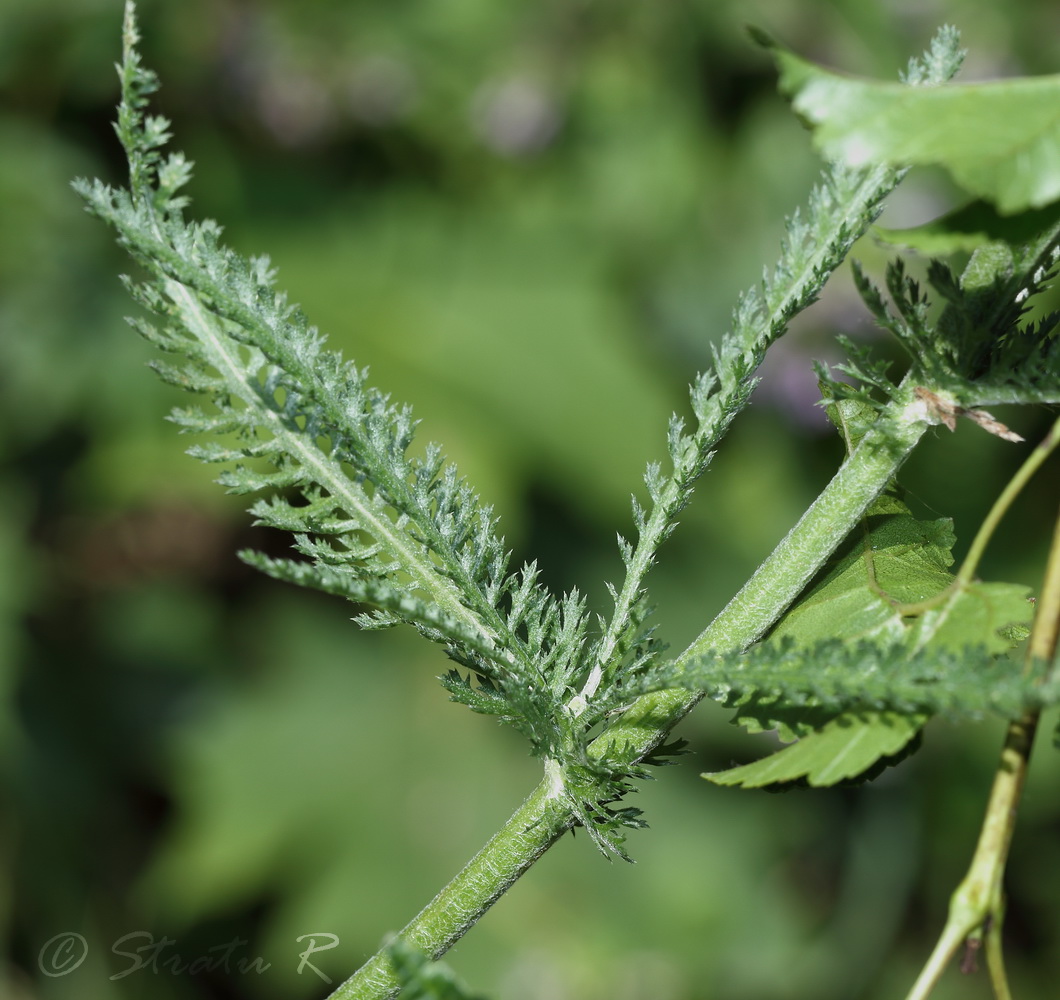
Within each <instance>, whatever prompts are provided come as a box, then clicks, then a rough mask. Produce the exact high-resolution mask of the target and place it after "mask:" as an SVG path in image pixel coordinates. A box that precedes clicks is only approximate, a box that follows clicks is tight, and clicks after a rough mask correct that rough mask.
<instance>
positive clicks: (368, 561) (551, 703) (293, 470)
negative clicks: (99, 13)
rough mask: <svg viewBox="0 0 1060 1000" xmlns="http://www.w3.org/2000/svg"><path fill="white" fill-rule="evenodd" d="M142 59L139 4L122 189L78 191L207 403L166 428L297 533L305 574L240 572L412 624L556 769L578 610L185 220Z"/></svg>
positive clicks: (127, 71) (572, 677)
mask: <svg viewBox="0 0 1060 1000" xmlns="http://www.w3.org/2000/svg"><path fill="white" fill-rule="evenodd" d="M137 42H138V36H137V30H136V24H135V18H134V11H133V6H132V4H129V5H128V6H127V8H126V19H125V30H124V43H125V44H124V58H123V61H122V64H121V66H120V67H119V75H120V78H121V84H122V103H121V106H120V109H119V115H118V123H117V132H118V137H119V139H120V140H121V143H122V145H123V146H124V148H125V151H126V153H127V156H128V160H129V166H130V174H129V188H128V189H127V190H119V189H115V188H112V187H109V186H107V185H104V184H102V183H100V182H99V181H96V182H93V183H88V182H84V181H79V182H77V184H76V187H77V189H78V190H79V192H80V193H81V194H82V195H83V197H84V198H85V200H86V201H87V203H88V208H89V210H90V211H92V212H93V213H94V214H96V215H97V216H99V217H100V218H102V219H104V220H105V221H107V222H108V223H110V224H111V225H112V226H113V227H114V228H115V229H116V231H117V233H118V239H119V241H120V242H121V243H122V245H124V246H125V247H126V248H127V249H128V250H129V251H130V253H131V254H132V255H133V257H134V258H135V259H136V260H137V261H138V262H139V263H140V264H141V265H142V267H143V269H144V271H145V272H146V274H147V278H146V280H143V281H132V280H130V279H126V285H127V287H128V288H129V290H130V292H131V293H132V295H133V297H134V298H135V299H136V301H137V302H138V303H139V304H140V305H141V306H142V307H143V308H144V309H145V311H146V312H147V313H149V314H152V315H153V316H154V317H155V318H156V322H155V323H149V322H147V321H144V320H142V319H138V320H135V321H133V325H134V326H135V328H136V329H137V330H138V331H139V332H140V333H141V334H142V335H144V336H145V337H146V338H147V339H149V340H150V341H152V342H153V343H154V344H155V345H156V346H157V347H158V348H159V349H160V350H161V351H163V352H165V353H166V354H168V355H171V356H175V357H177V358H179V360H177V361H176V362H171V361H164V362H163V361H158V362H155V364H154V367H155V369H156V371H157V372H158V374H159V375H160V376H161V377H162V378H163V379H164V380H165V381H167V382H169V383H171V384H173V385H176V386H178V387H180V388H183V389H186V390H189V391H193V392H197V393H201V394H203V395H205V396H206V397H208V399H209V400H210V405H207V406H205V407H196V406H192V407H184V408H180V409H176V410H174V411H173V414H172V420H173V421H174V422H175V423H176V424H177V425H178V426H179V428H180V430H181V431H182V432H192V433H196V434H207V435H213V436H216V435H221V436H222V437H223V440H221V441H218V440H216V439H214V440H210V441H206V442H203V443H201V444H197V445H196V446H194V447H193V448H192V449H190V451H191V453H192V454H193V455H195V456H196V457H197V458H199V459H201V460H203V461H206V462H213V463H219V464H221V465H222V466H223V467H224V468H223V471H222V472H221V476H220V482H221V483H222V484H223V485H225V486H226V487H227V488H228V490H229V491H230V492H234V493H247V494H249V493H261V494H264V496H263V497H262V498H260V499H258V500H257V501H256V502H255V504H254V506H253V507H252V508H251V510H252V512H253V514H254V515H255V517H256V519H257V523H259V524H262V525H267V526H271V527H275V528H279V529H282V530H285V531H289V532H292V533H293V534H294V536H295V547H296V549H297V550H298V551H299V552H300V553H301V554H302V556H304V557H305V559H304V560H303V561H300V562H294V561H290V560H274V559H268V558H266V557H264V556H262V555H257V554H253V553H249V554H244V558H245V559H246V561H247V562H249V563H250V564H251V565H254V566H256V567H258V568H259V569H261V570H263V571H265V572H267V573H269V574H270V575H272V576H274V577H277V578H279V579H283V580H287V581H290V582H293V583H298V584H300V585H303V586H310V587H315V588H317V589H320V590H323V591H326V592H328V593H333V594H339V595H342V596H344V597H346V598H348V599H350V600H352V601H355V602H357V603H359V604H363V605H366V606H368V607H370V608H374V609H375V610H374V612H373V613H371V614H366V615H362V616H361V617H360V619H359V621H360V622H361V623H362V624H364V625H366V626H368V627H380V626H384V625H389V624H395V623H398V622H404V623H407V624H409V625H411V626H413V627H415V628H416V629H418V630H419V631H420V632H421V633H422V634H423V635H425V636H427V637H428V638H430V639H432V640H434V641H437V642H439V643H441V644H442V645H443V646H444V647H445V648H446V650H447V651H448V653H449V654H450V656H452V657H453V659H455V660H456V661H457V662H458V663H459V664H461V665H462V666H463V667H465V668H467V669H468V670H469V671H471V672H472V673H473V674H474V675H476V676H478V677H482V678H485V679H487V682H488V690H489V693H490V696H491V698H492V699H493V700H492V701H491V702H490V704H491V705H492V706H493V708H495V709H496V710H497V711H498V713H499V714H501V715H502V716H503V717H505V718H509V719H511V720H512V721H513V722H516V724H518V725H519V726H520V728H522V729H523V730H524V731H525V732H527V734H528V735H529V736H530V737H531V739H532V741H533V744H534V749H535V751H536V752H538V753H540V754H542V755H546V756H549V755H555V754H558V753H560V752H561V751H562V749H563V743H564V740H565V739H568V737H569V734H567V735H566V736H565V735H564V734H562V733H560V732H559V729H558V727H557V724H556V722H555V716H556V714H557V712H558V711H559V706H560V705H561V704H562V703H563V702H564V701H565V700H566V699H567V698H568V697H569V696H570V694H571V693H572V691H573V690H576V686H577V683H579V682H580V681H581V680H584V676H583V675H584V671H583V669H582V649H583V646H584V635H585V627H586V621H585V610H584V606H583V602H582V601H581V599H580V598H579V597H578V595H577V594H574V595H570V596H569V597H567V598H566V599H564V600H562V601H558V600H556V599H555V598H553V597H552V596H551V595H550V594H549V593H548V592H547V591H546V590H545V589H544V588H543V587H542V586H540V584H539V583H538V580H537V571H536V569H535V568H534V567H533V566H528V567H525V568H524V569H523V570H522V571H521V572H520V573H509V571H508V557H507V553H506V551H505V548H504V545H503V542H502V540H501V539H500V538H499V537H498V535H497V534H496V532H495V520H494V517H493V515H492V513H491V510H490V508H489V507H485V506H483V505H482V504H481V503H480V502H479V500H478V498H477V497H476V496H475V494H474V493H473V491H472V490H471V489H470V487H468V485H467V484H466V483H465V482H464V481H463V479H461V477H460V476H459V474H458V473H457V471H456V470H455V468H454V467H453V466H452V465H451V464H450V463H448V462H447V461H446V460H445V459H444V457H443V456H442V454H441V452H440V450H439V449H438V448H437V447H436V446H434V445H430V446H428V447H427V448H426V449H425V450H424V451H423V453H422V455H420V456H418V457H417V456H415V455H413V454H411V453H410V446H411V445H412V442H413V436H414V432H415V428H416V422H415V421H414V420H413V417H412V414H411V411H410V410H409V408H408V407H405V406H400V405H397V404H395V403H394V402H392V401H391V400H390V399H389V398H388V397H387V396H386V395H385V394H383V393H381V392H380V391H378V390H376V389H374V388H372V387H371V386H370V385H369V384H368V382H367V378H366V373H365V371H364V370H362V369H359V368H357V367H356V366H354V365H353V364H351V363H350V362H348V361H345V360H343V359H342V358H341V357H340V356H339V355H338V354H337V353H335V352H333V351H329V350H327V349H325V347H324V339H323V337H322V336H321V335H320V333H319V332H318V331H317V330H316V329H315V328H314V327H312V326H310V325H309V323H308V321H307V320H306V317H305V316H304V315H303V314H302V312H301V310H299V309H298V308H297V307H295V306H293V305H291V304H290V303H288V301H287V300H286V298H285V296H284V295H283V294H282V293H281V292H278V291H276V289H275V288H274V279H275V275H274V273H273V271H272V269H271V267H270V265H269V262H268V260H267V259H266V258H264V257H256V258H249V259H247V258H244V257H241V256H240V255H239V254H237V253H235V252H234V251H233V250H231V249H229V248H227V247H225V246H224V245H223V244H222V243H221V241H220V228H219V227H218V226H217V224H216V223H214V222H212V221H205V222H191V221H187V220H185V218H184V215H183V210H184V208H185V206H186V199H184V198H183V197H181V196H179V195H178V192H179V190H180V188H181V186H182V185H183V184H184V183H185V182H186V181H187V180H188V178H189V176H190V165H189V164H188V163H187V161H186V160H184V158H183V157H182V156H180V155H179V154H173V155H170V156H169V157H168V158H163V154H162V147H163V146H164V144H165V142H166V141H167V139H168V123H167V122H166V121H165V120H164V119H163V118H160V117H158V116H149V115H147V114H146V112H145V108H146V106H147V98H148V96H149V95H150V94H151V93H153V92H154V91H155V90H157V87H158V82H157V79H156V77H155V75H154V74H153V73H151V72H150V71H148V70H146V69H144V68H143V66H142V65H141V62H140V57H139V54H138V52H137V49H136V46H137ZM446 683H447V685H449V686H450V690H453V691H454V692H456V693H458V694H459V693H460V692H461V691H462V690H463V688H462V687H461V685H459V684H457V685H455V686H454V684H453V682H452V681H451V680H447V681H446ZM462 700H467V699H466V698H463V699H462ZM476 707H478V708H479V709H480V710H481V709H484V708H485V707H486V699H485V698H480V699H479V700H478V702H476Z"/></svg>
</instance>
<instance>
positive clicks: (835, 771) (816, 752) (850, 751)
mask: <svg viewBox="0 0 1060 1000" xmlns="http://www.w3.org/2000/svg"><path fill="white" fill-rule="evenodd" d="M926 720H927V717H926V716H923V715H919V716H908V715H900V714H898V713H897V712H867V713H864V714H861V715H856V716H855V715H840V716H838V717H837V718H835V719H833V720H832V721H831V722H829V723H828V724H827V725H825V726H823V727H822V728H821V729H819V730H817V731H816V732H814V733H811V734H810V735H808V736H805V737H803V738H802V739H800V740H799V741H798V742H797V743H794V744H792V745H791V746H788V747H785V748H784V749H783V750H779V751H778V752H777V753H774V754H771V755H770V756H768V757H764V758H762V760H756V761H754V762H753V763H751V764H744V765H742V766H740V767H734V768H730V769H729V770H728V771H715V772H713V773H709V774H704V775H703V777H704V778H706V779H707V780H708V781H711V782H713V783H714V784H715V785H735V786H740V787H742V788H764V787H765V786H767V785H777V784H781V783H783V782H787V781H797V780H799V779H800V778H805V779H806V781H807V783H808V784H809V785H811V786H813V787H815V788H819V787H825V786H827V785H834V784H835V783H836V782H839V781H843V780H845V779H848V778H855V777H857V776H858V775H860V774H862V773H864V772H865V771H866V770H868V769H869V768H870V767H872V765H873V764H875V763H877V762H878V761H879V760H881V759H882V758H884V757H890V756H893V755H894V754H897V753H898V752H899V751H901V750H902V749H903V748H904V747H905V746H906V745H907V744H908V743H909V741H910V740H912V739H913V738H914V737H915V736H916V734H917V733H918V732H919V731H920V727H921V726H922V725H923V724H924V722H925V721H926Z"/></svg>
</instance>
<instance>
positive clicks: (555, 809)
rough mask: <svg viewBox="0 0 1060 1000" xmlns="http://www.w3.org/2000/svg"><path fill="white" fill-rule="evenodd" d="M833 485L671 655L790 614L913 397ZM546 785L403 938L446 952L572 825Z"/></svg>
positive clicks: (358, 999)
mask: <svg viewBox="0 0 1060 1000" xmlns="http://www.w3.org/2000/svg"><path fill="white" fill-rule="evenodd" d="M877 428H879V429H878V430H876V431H870V432H869V433H868V434H866V435H865V438H864V439H863V440H862V442H861V444H860V445H859V446H858V448H857V449H856V450H855V451H854V453H853V454H851V455H850V456H849V457H848V458H847V459H846V461H845V462H844V463H843V465H842V466H840V468H839V471H838V472H837V473H836V475H835V476H834V477H833V479H832V481H831V482H830V483H829V484H828V485H827V486H826V487H825V489H824V491H823V492H822V493H821V495H820V496H819V497H818V498H817V500H815V501H814V503H813V504H812V505H811V507H810V508H809V509H808V510H807V511H806V513H805V514H803V516H802V518H801V519H800V520H799V522H798V523H797V524H796V525H795V527H794V528H792V529H791V531H790V532H789V533H788V534H787V535H786V536H785V538H784V539H783V540H782V541H781V542H780V544H779V545H778V546H777V547H776V549H775V550H774V551H773V553H772V554H771V555H770V556H769V557H768V558H767V559H766V560H765V562H763V563H762V565H761V566H759V568H758V569H757V570H756V571H755V573H754V575H753V576H752V577H751V578H750V580H748V581H747V583H746V584H745V585H744V587H743V588H742V589H741V590H740V592H739V593H738V594H737V595H736V596H735V597H734V598H733V599H732V600H731V601H730V602H729V604H728V605H727V606H726V607H725V608H724V609H723V610H722V611H721V613H720V614H719V615H718V616H717V618H715V619H714V621H713V622H712V623H711V624H710V625H709V626H708V627H707V628H706V629H705V630H704V631H703V633H702V634H701V635H700V636H699V637H698V638H697V639H696V640H695V642H693V643H692V644H691V645H690V646H689V647H688V648H687V649H686V650H685V651H684V652H683V653H682V654H681V655H680V656H679V657H678V658H677V662H678V663H679V664H687V663H690V662H691V661H692V660H693V659H695V658H696V657H699V656H703V655H706V654H707V653H709V652H710V651H711V650H713V649H719V650H725V651H728V650H731V649H734V648H740V647H745V646H748V645H750V644H751V643H752V642H754V641H755V640H756V639H758V638H759V637H760V636H761V635H762V634H763V633H764V632H765V631H766V630H767V629H768V628H769V627H770V625H772V624H773V623H774V622H775V621H776V620H777V619H778V618H779V617H780V615H781V614H783V613H784V611H785V610H786V609H787V607H788V606H789V605H790V604H791V602H792V601H793V600H794V599H795V598H796V597H797V596H798V594H799V592H800V591H801V590H802V589H803V588H804V587H805V586H806V584H807V583H808V582H809V580H810V578H811V577H812V576H813V575H814V573H816V572H817V570H818V569H820V567H821V566H822V565H823V564H824V562H825V560H827V559H828V557H829V556H830V555H831V553H832V552H833V551H834V550H835V548H836V546H837V545H839V543H840V542H841V541H842V540H843V539H844V538H845V537H846V536H847V534H848V533H849V532H850V531H851V530H852V529H853V528H854V526H855V525H856V524H857V522H858V520H859V519H860V518H861V516H862V515H863V514H864V512H865V510H866V508H867V507H868V506H869V504H870V503H872V501H873V500H874V499H875V498H876V497H877V496H878V495H879V494H880V492H881V491H882V490H883V489H884V488H885V487H886V485H887V483H888V482H889V481H890V479H891V478H892V477H893V476H894V474H895V473H896V472H897V470H898V467H899V466H900V465H901V464H902V462H903V461H904V460H905V458H906V456H907V455H908V454H909V452H910V451H911V450H912V448H913V446H914V445H915V444H916V443H917V441H918V440H919V439H920V437H921V435H922V434H923V433H924V431H925V430H926V428H927V424H926V423H925V422H924V419H923V414H922V412H921V411H920V410H919V409H918V408H917V407H916V406H915V405H914V404H913V403H912V402H911V398H910V394H907V393H906V392H905V391H903V392H901V393H899V397H898V399H896V400H895V402H893V403H891V404H890V405H889V406H888V407H887V408H886V409H885V411H884V413H883V414H881V416H880V418H879V421H878V423H877ZM698 699H699V695H698V694H696V693H694V692H691V691H687V690H684V689H680V688H675V689H671V690H667V691H659V692H655V693H653V694H649V695H644V696H643V697H641V698H640V699H638V700H637V701H636V702H635V703H634V704H633V705H632V706H631V707H630V708H629V709H628V710H627V711H626V712H625V713H623V715H622V716H621V718H620V719H619V720H618V721H617V722H616V723H615V724H614V725H613V726H612V727H611V728H610V729H609V730H607V732H605V733H604V734H603V735H601V736H600V737H599V738H598V739H597V740H596V741H595V742H594V743H593V744H592V746H591V747H590V752H591V753H592V754H594V755H595V756H604V755H605V754H606V755H607V756H608V757H609V758H611V759H615V758H616V757H617V758H618V759H619V760H621V761H628V762H629V763H633V762H635V761H637V760H639V759H640V758H642V757H643V756H644V755H645V754H647V753H648V752H649V751H651V750H652V749H653V748H654V747H655V746H657V745H658V744H659V743H660V742H662V740H663V739H664V738H665V736H666V734H667V733H668V732H669V731H670V730H671V729H672V728H673V726H674V725H676V724H677V722H678V721H680V719H681V718H682V717H683V716H684V715H685V714H686V713H687V712H688V711H689V709H691V708H692V706H693V705H694V704H695V703H696V701H698ZM545 770H546V774H545V780H544V781H543V782H542V783H541V785H539V786H538V788H537V789H535V791H534V792H533V793H532V794H531V795H530V797H529V798H528V799H527V800H526V801H525V802H524V803H523V805H522V806H520V808H519V809H518V810H517V811H516V812H515V813H514V814H513V815H512V817H511V819H509V820H508V822H507V823H505V824H504V826H503V827H502V828H501V829H500V830H499V831H498V832H497V834H496V835H495V836H494V837H493V838H492V839H491V840H490V841H489V843H488V844H486V846H485V847H483V848H482V850H481V851H479V853H478V854H476V855H475V857H474V858H472V860H471V861H470V862H468V864H467V865H466V866H465V867H464V869H463V870H462V871H461V872H460V873H459V874H458V875H457V876H456V878H454V879H453V881H452V882H450V883H449V885H447V886H446V887H445V888H444V889H443V890H442V891H441V892H440V893H439V894H438V895H437V896H435V898H434V899H433V900H431V902H430V903H428V904H427V906H425V907H424V908H423V910H422V911H421V912H420V913H419V914H418V915H417V916H416V917H415V918H414V919H413V920H412V922H411V923H409V924H408V926H407V927H405V928H404V930H402V931H401V937H402V938H404V939H405V940H406V941H408V942H409V943H410V944H412V945H414V946H415V947H417V948H419V949H420V950H421V951H423V952H425V953H426V954H428V955H430V956H432V957H435V958H437V957H438V956H440V955H442V954H443V953H444V952H445V951H446V950H447V949H448V948H449V947H450V946H451V945H453V944H454V943H455V942H456V941H457V940H458V939H459V938H460V937H461V936H462V935H463V934H464V932H465V931H466V930H468V929H469V928H470V927H471V926H472V925H473V924H474V923H475V922H476V921H477V920H478V919H479V918H480V917H481V916H482V915H483V914H484V913H485V912H486V911H487V910H488V909H489V908H490V907H491V906H492V905H493V904H494V903H495V902H496V901H497V900H498V899H499V898H500V896H501V895H502V894H503V893H504V892H505V891H506V890H507V889H508V888H509V886H511V885H512V884H513V883H514V882H515V881H516V879H518V878H519V876H520V875H522V874H523V872H525V871H526V870H527V869H528V868H530V866H531V865H532V864H533V863H534V862H535V861H536V860H537V859H538V858H539V857H540V856H541V855H542V854H543V853H544V852H545V851H546V850H548V848H549V847H551V845H552V844H553V843H554V842H555V841H556V840H557V839H558V838H559V837H560V836H561V835H562V834H563V833H564V832H566V831H567V830H568V829H570V828H571V826H572V825H573V824H574V821H575V818H574V812H573V809H572V807H571V803H570V802H569V801H568V800H567V798H566V793H565V791H564V777H563V774H562V769H561V768H560V767H559V765H557V764H556V763H555V762H552V761H549V762H548V763H547V764H546V769H545ZM398 989H399V986H398V981H397V978H396V976H395V975H394V971H393V968H392V966H391V963H390V959H389V957H388V956H387V952H386V950H385V949H383V950H381V951H379V952H378V953H377V954H376V955H375V956H373V957H372V958H371V959H370V960H369V961H368V962H367V963H365V965H364V966H362V967H361V968H360V969H359V970H358V971H357V972H355V973H354V974H353V975H352V976H351V977H350V978H349V979H348V980H346V982H344V983H343V984H342V985H341V986H340V987H339V988H338V989H337V990H335V991H334V993H332V994H331V997H330V998H329V1000H383V998H387V997H392V996H394V995H395V994H396V993H397V992H398Z"/></svg>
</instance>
